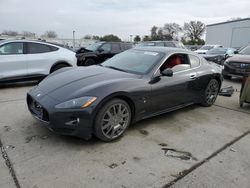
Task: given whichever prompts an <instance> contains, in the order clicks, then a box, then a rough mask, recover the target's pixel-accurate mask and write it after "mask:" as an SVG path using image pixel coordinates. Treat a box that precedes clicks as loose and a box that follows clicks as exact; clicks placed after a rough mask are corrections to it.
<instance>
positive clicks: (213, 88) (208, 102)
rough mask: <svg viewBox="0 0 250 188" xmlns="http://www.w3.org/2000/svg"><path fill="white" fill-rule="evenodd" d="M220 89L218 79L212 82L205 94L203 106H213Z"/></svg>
mask: <svg viewBox="0 0 250 188" xmlns="http://www.w3.org/2000/svg"><path fill="white" fill-rule="evenodd" d="M219 89H220V85H219V82H218V81H217V80H216V79H212V80H210V82H209V83H208V85H207V88H206V90H205V92H204V95H203V101H202V103H201V104H202V105H203V106H212V105H213V104H214V102H215V100H216V98H217V96H218V93H219Z"/></svg>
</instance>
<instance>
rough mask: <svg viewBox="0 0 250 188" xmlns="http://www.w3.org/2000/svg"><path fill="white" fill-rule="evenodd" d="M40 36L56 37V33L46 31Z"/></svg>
mask: <svg viewBox="0 0 250 188" xmlns="http://www.w3.org/2000/svg"><path fill="white" fill-rule="evenodd" d="M42 37H45V38H56V37H57V33H56V32H55V31H46V32H45V33H44V34H43V35H42Z"/></svg>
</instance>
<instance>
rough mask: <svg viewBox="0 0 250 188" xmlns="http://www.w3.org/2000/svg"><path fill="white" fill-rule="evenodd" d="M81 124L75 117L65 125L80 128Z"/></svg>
mask: <svg viewBox="0 0 250 188" xmlns="http://www.w3.org/2000/svg"><path fill="white" fill-rule="evenodd" d="M79 123H80V119H79V118H77V117H75V118H72V120H71V121H68V122H66V123H65V125H68V126H78V125H79Z"/></svg>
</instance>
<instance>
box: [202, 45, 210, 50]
mask: <svg viewBox="0 0 250 188" xmlns="http://www.w3.org/2000/svg"><path fill="white" fill-rule="evenodd" d="M212 48H213V46H209V45H204V46H202V47H201V48H200V50H211V49H212Z"/></svg>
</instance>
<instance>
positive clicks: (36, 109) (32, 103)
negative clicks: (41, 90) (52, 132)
mask: <svg viewBox="0 0 250 188" xmlns="http://www.w3.org/2000/svg"><path fill="white" fill-rule="evenodd" d="M27 103H28V107H29V110H30V112H31V113H32V114H33V115H34V116H36V117H37V118H38V119H40V120H42V121H45V122H49V113H48V111H47V110H46V109H45V108H44V107H42V105H41V104H39V103H38V102H37V101H36V100H34V99H33V98H32V97H31V96H30V95H27Z"/></svg>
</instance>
